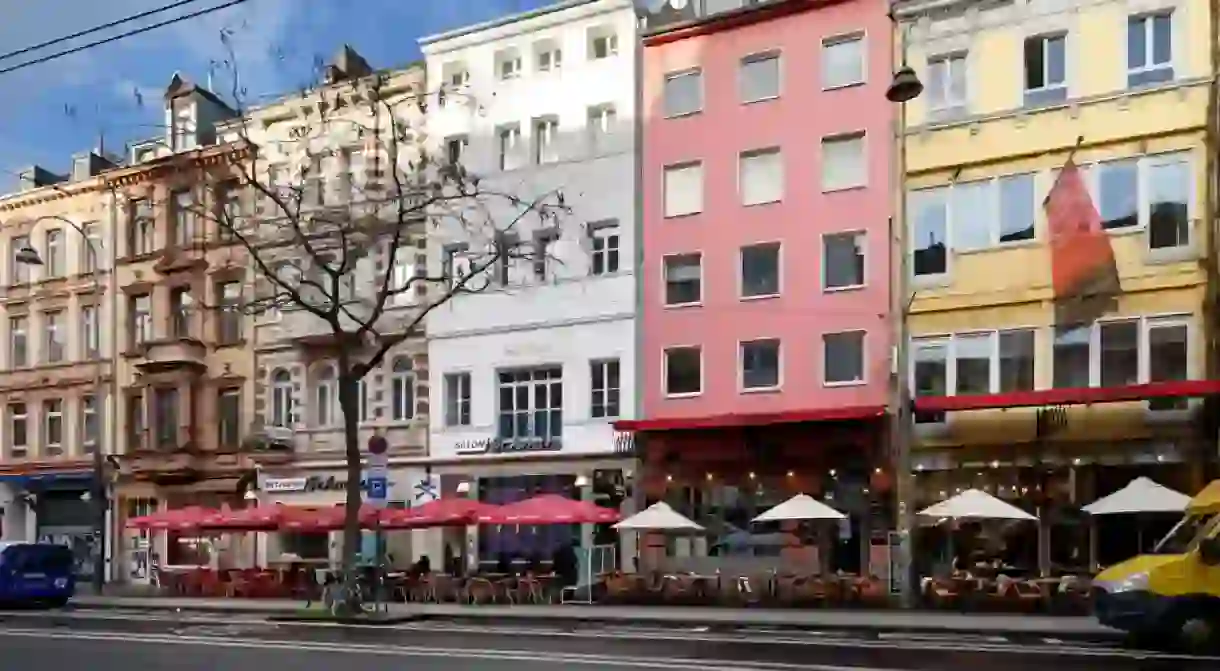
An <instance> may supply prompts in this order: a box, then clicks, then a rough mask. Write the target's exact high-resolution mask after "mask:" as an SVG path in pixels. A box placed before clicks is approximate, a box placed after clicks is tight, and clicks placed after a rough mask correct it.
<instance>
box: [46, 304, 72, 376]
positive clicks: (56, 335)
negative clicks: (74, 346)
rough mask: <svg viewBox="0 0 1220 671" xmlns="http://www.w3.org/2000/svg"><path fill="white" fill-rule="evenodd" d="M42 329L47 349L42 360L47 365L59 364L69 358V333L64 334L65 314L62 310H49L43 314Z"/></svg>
mask: <svg viewBox="0 0 1220 671" xmlns="http://www.w3.org/2000/svg"><path fill="white" fill-rule="evenodd" d="M42 328H43V333H44V334H45V338H46V339H45V340H44V341H43V343H42V346H43V347H44V348H45V351H44V352H43V355H42V358H43V361H45V362H47V363H59V362H60V361H63V360H64V359H65V358H67V352H66V351H65V350H66V349H67V342H66V341H67V333H65V332H64V313H63V311H62V310H47V311H46V312H43V313H42Z"/></svg>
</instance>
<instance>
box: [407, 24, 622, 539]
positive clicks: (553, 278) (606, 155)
mask: <svg viewBox="0 0 1220 671" xmlns="http://www.w3.org/2000/svg"><path fill="white" fill-rule="evenodd" d="M635 40H636V29H635V16H634V13H633V10H632V7H631V4H630V2H627V1H626V0H579V1H578V0H572V1H569V2H564V3H561V4H557V5H554V6H551V7H547V8H544V9H540V10H538V11H535V12H530V13H527V14H522V15H518V16H512V17H507V18H504V19H501V20H497V21H493V22H490V23H485V24H481V25H477V26H473V27H470V28H464V29H459V30H455V31H452V32H449V33H445V34H442V35H437V36H433V37H428V38H425V39H423V40H421V44H422V49H423V52H424V57H425V62H426V66H427V69H428V80H429V82H432V86H431V90H432V91H433V94H434V99H433V100H432V101H431V102H430V104H429V107H428V120H427V123H428V136H429V138H430V140H432V141H433V142H434V143H436V145H438V150H439V151H444V152H446V155H447V156H448V157H449V158H450V159H452V160H454V161H457V162H460V163H461V164H462V165H464V166H465V167H466V169H467V170H469V171H470V172H472V173H474V174H477V175H480V176H481V178H482V179H483V184H485V185H488V186H487V190H488V191H489V192H492V191H498V192H502V193H508V194H512V195H515V196H517V197H519V198H522V199H523V200H525V201H526V202H530V201H531V200H532V199H534V198H540V197H541V198H548V196H554V195H556V194H557V193H559V192H562V194H563V199H564V202H565V203H566V205H567V207H568V212H567V213H566V214H564V215H561V216H560V217H559V219H558V220H557V221H555V222H550V223H549V224H547V225H546V226H545V227H543V226H541V225H535V224H536V223H537V222H536V221H530V222H525V221H522V222H519V223H518V224H514V223H513V221H514V215H515V213H514V212H513V208H510V207H506V206H504V205H503V204H502V203H501V202H489V206H490V207H495V208H498V210H497V213H496V214H495V215H493V218H495V219H496V221H497V228H498V231H499V232H498V233H497V234H496V235H497V236H499V237H501V238H505V239H509V238H511V240H512V241H513V242H514V243H515V244H517V245H526V246H528V247H529V249H530V250H531V253H530V254H529V255H528V256H529V258H528V259H526V258H517V256H516V255H515V254H514V255H508V258H507V259H506V262H505V263H502V264H497V267H496V268H495V269H493V272H491V273H489V280H490V283H489V286H487V287H486V289H485V290H481V291H478V292H475V293H463V294H458V295H455V296H454V297H453V298H452V300H450V301H448V302H447V303H445V304H444V305H442V306H440V307H439V308H438V309H436V310H434V311H433V312H432V313H431V314H430V315H429V320H428V337H429V345H428V360H429V368H430V371H431V374H432V377H433V384H432V387H431V393H430V400H431V403H430V405H431V407H432V408H434V409H435V411H434V412H433V413H432V415H431V425H432V435H431V455H430V461H431V462H432V464H433V471H434V472H436V473H439V474H441V475H442V483H443V485H444V489H445V490H446V491H447V492H452V491H454V490H455V489H456V488H457V487H459V486H461V487H462V489H464V490H465V489H467V488H468V489H469V491H470V492H471V496H478V497H479V498H481V499H482V500H486V501H489V502H492V503H510V502H512V501H515V500H519V499H523V498H526V497H528V496H530V495H533V494H538V493H546V492H554V493H562V494H564V495H568V496H579V497H584V498H594V499H596V500H598V501H600V502H601V503H603V504H606V505H612V506H617V505H618V504H619V502H620V501H621V499H622V490H623V487H622V482H623V478H624V471H625V470H629V468H630V466H629V465H630V463H631V460H630V459H627V458H624V457H623V455H621V454H620V453H618V452H616V445H619V446H621V441H619V442H616V433H615V431H614V428H613V426H612V424H611V423H612V422H613V421H614V420H615V419H618V418H623V417H628V418H629V417H632V416H633V413H634V408H635V403H636V398H635V396H634V394H635V388H636V385H635V379H636V361H635V358H634V355H635V326H634V311H635V308H634V305H635V282H634V270H635V262H636V252H635V249H636V246H635V240H636V205H635V194H636V191H635V179H634V175H635V168H634V159H633V150H634V147H635V140H634V116H635V110H636V106H635V82H636V77H635V69H636V60H635V58H634V48H633V45H634V43H635ZM432 243H433V244H432V249H433V258H434V262H435V263H436V264H437V266H436V267H437V268H438V269H439V270H441V271H442V272H454V271H455V264H456V265H457V266H460V264H461V263H462V262H463V260H462V250H465V249H469V248H470V246H471V245H480V244H484V243H483V242H481V241H479V240H472V239H469V232H468V231H464V230H452V231H449V232H448V234H447V236H446V235H438V236H435V237H434V239H433V241H432ZM480 534H481V536H480V537H479V538H478V539H477V542H473V541H474V538H473V534H472V545H471V547H472V548H474V551H473V552H472V553H471V555H470V556H471V558H473V557H478V558H479V559H481V560H482V561H485V562H491V563H494V562H495V561H496V558H497V556H498V555H499V554H500V553H508V554H510V555H514V556H516V557H522V558H524V557H526V556H527V555H531V554H542V555H545V557H546V558H549V556H550V554H551V552H552V551H553V550H555V549H556V548H557V547H558V546H559V545H561V544H562V543H565V542H569V541H575V540H577V539H576V537H575V532H574V531H571V530H569V529H567V528H560V527H555V528H552V529H546V530H542V531H539V532H538V533H537V534H532V533H530V530H528V529H526V530H522V531H518V530H513V529H506V530H491V529H483V530H481V531H480ZM594 535H595V534H594V530H592V529H586V530H585V531H584V533H583V534H582V540H583V542H584V544H585V545H588V544H589V543H590V542H594V541H595V540H596V539H594V538H593V536H594Z"/></svg>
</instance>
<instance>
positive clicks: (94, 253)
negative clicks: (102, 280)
mask: <svg viewBox="0 0 1220 671" xmlns="http://www.w3.org/2000/svg"><path fill="white" fill-rule="evenodd" d="M81 228H82V230H83V231H84V232H85V235H84V237H83V238H82V239H81V243H80V271H79V272H80V273H81V274H88V273H93V272H96V271H98V270H101V266H102V265H104V264H105V263H106V262H105V261H104V260H103V259H102V254H103V252H104V250H105V245H106V243H105V241H104V240H103V239H102V231H101V226H100V225H99V224H97V223H96V222H86V223H85V225H84V226H82V227H81Z"/></svg>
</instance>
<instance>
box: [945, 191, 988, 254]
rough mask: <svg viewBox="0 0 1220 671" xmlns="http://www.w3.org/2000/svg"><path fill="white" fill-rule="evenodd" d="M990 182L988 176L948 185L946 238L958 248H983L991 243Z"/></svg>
mask: <svg viewBox="0 0 1220 671" xmlns="http://www.w3.org/2000/svg"><path fill="white" fill-rule="evenodd" d="M993 194H994V191H993V190H992V184H991V182H990V181H989V180H983V181H978V182H960V183H958V184H954V185H953V186H952V187H950V188H949V239H950V240H951V241H952V242H953V248H954V249H957V250H967V249H982V248H983V247H987V246H989V245H991V244H992V239H991V235H990V231H989V230H988V228H989V227H988V219H989V218H990V216H991V210H992V208H991V207H990V205H991V203H992V196H993Z"/></svg>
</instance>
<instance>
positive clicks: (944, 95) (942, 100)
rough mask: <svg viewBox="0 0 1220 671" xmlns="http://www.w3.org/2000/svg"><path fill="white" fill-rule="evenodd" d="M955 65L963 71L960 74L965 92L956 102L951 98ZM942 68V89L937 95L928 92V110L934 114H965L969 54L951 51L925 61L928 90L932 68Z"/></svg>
mask: <svg viewBox="0 0 1220 671" xmlns="http://www.w3.org/2000/svg"><path fill="white" fill-rule="evenodd" d="M956 63H960V64H961V68H962V69H963V70H965V72H964V73H963V74H962V80H963V81H964V82H965V89H966V90H965V91H963V92H962V99H961V100H956V99H954V98H953V86H952V84H951V82H952V81H953V72H954V71H955V68H956V65H955V64H956ZM938 66H939V67H943V68H944V69H945V76H944V78H943V79H942V80H941V81H942V82H943V84H944V86H943V89H942V90H941V91H939V92H938V95H933V94H932V91H931V90H929V91H928V94H929V95H928V109H930V110H932V111H935V112H941V113H945V112H958V111H960V112H965V111H966V110H967V109H969V107H970V54H969V52H966V51H951V52H948V53H943V54H937V55H935V56H931V57H929V58H928V61H927V70H928V72H927V79H928V82H929V88H930V86H931V82H932V81H933V78H932V68H934V67H938Z"/></svg>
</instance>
